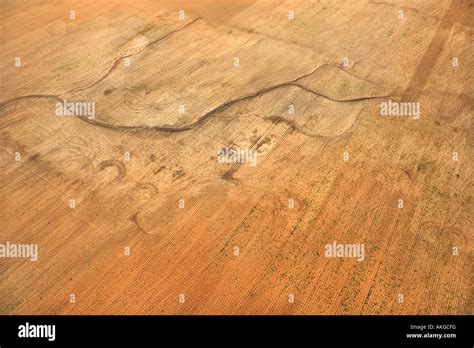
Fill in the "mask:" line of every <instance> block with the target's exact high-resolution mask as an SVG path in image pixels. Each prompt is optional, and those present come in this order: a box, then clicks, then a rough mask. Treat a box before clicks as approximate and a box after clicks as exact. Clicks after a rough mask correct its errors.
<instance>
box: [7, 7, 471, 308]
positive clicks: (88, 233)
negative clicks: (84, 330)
mask: <svg viewBox="0 0 474 348" xmlns="http://www.w3.org/2000/svg"><path fill="white" fill-rule="evenodd" d="M0 23H1V34H0V42H1V50H0V71H1V73H0V74H1V75H0V78H1V80H0V86H1V90H2V93H1V95H0V144H1V151H0V166H1V169H2V171H1V174H0V214H1V215H0V244H2V245H3V246H4V247H3V249H0V256H2V255H1V253H2V250H3V256H2V258H0V313H1V314H472V313H473V312H474V299H473V292H474V285H473V274H474V271H473V265H474V250H473V249H474V248H473V239H474V234H473V232H474V231H473V230H474V229H473V225H474V223H473V215H474V203H473V192H474V181H473V177H474V175H473V169H474V166H473V157H474V152H473V150H474V121H473V119H474V117H473V116H474V73H473V67H474V44H473V43H474V1H470V0H440V1H435V0H416V1H411V0H401V1H391V0H388V1H371V0H352V1H349V0H348V1H343V0H340V1H336V0H333V1H329V0H328V1H323V0H321V1H310V0H301V1H280V0H274V1H271V0H260V1H257V0H234V1H230V0H228V1H224V0H195V1H171V0H170V1H151V0H150V1H142V0H139V1H131V0H130V1H106V0H99V1H96V0H94V1H67V0H64V1H53V0H51V1H36V0H33V1H15V0H0ZM68 103H76V104H74V105H75V106H76V107H75V108H74V109H73V110H72V109H71V110H72V112H71V113H70V114H69V115H68V114H67V110H68V108H69V106H68V105H70V104H68ZM77 103H82V104H81V105H82V106H79V107H78V105H79V104H77ZM387 103H388V104H387ZM86 104H87V107H86V106H85V105H86ZM384 105H385V106H386V105H389V107H390V105H392V106H393V105H399V106H400V109H398V114H397V112H396V110H397V109H390V110H391V113H390V114H387V113H384V112H383V111H382V109H383V108H384V107H385V106H384ZM92 106H93V109H92ZM405 106H406V108H405V110H404V111H405V114H403V112H401V110H402V108H404V107H405ZM408 106H410V108H408ZM411 106H413V108H411ZM416 106H417V107H419V112H418V113H417V112H416ZM92 110H93V112H92ZM224 150H225V151H227V152H226V153H231V154H233V155H232V156H230V157H229V156H227V157H226V161H225V163H221V162H222V161H221V159H222V157H221V154H222V152H220V151H224ZM229 151H230V152H229ZM232 151H236V152H232ZM236 154H239V156H237V155H236ZM12 244H16V245H18V244H28V245H37V248H38V249H37V250H38V254H37V260H36V261H32V260H31V258H28V257H22V256H21V255H19V254H17V255H16V256H15V255H14V254H13V252H12V250H13V249H9V248H11V245H12ZM338 245H343V246H344V250H343V251H342V253H341V254H339V253H338V252H339V250H341V249H339V248H338ZM347 245H349V246H350V247H352V249H350V248H346V246H347ZM333 247H334V248H333ZM25 250H26V249H25ZM328 250H329V251H328ZM356 250H357V252H356ZM333 251H336V254H334V253H333ZM331 253H332V254H331ZM23 256H25V255H23Z"/></svg>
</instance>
